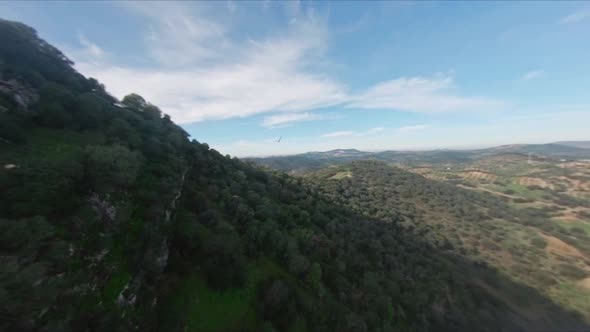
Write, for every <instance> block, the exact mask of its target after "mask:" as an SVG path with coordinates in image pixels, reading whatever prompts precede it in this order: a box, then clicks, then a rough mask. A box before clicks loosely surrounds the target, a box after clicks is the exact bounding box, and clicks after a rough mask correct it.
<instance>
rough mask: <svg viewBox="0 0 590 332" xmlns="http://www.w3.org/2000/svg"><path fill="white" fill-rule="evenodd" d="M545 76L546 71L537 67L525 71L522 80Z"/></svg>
mask: <svg viewBox="0 0 590 332" xmlns="http://www.w3.org/2000/svg"><path fill="white" fill-rule="evenodd" d="M543 76H545V72H544V71H543V70H540V69H537V70H531V71H529V72H526V73H524V74H523V75H522V77H521V78H520V79H521V80H522V81H530V80H534V79H537V78H541V77H543Z"/></svg>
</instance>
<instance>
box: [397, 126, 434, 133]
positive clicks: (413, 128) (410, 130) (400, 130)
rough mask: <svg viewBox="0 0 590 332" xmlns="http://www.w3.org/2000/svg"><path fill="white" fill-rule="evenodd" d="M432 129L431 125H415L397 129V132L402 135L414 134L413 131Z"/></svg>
mask: <svg viewBox="0 0 590 332" xmlns="http://www.w3.org/2000/svg"><path fill="white" fill-rule="evenodd" d="M430 127H432V126H431V125H415V126H405V127H399V128H397V131H399V132H402V133H407V132H412V131H419V130H424V129H428V128H430Z"/></svg>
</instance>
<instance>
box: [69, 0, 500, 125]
mask: <svg viewBox="0 0 590 332" xmlns="http://www.w3.org/2000/svg"><path fill="white" fill-rule="evenodd" d="M123 6H124V7H125V8H127V9H130V10H131V11H132V12H133V13H135V14H136V15H141V16H142V17H143V18H144V19H145V20H146V21H147V24H146V26H147V27H149V28H148V30H147V31H146V32H145V46H146V50H147V53H146V54H147V55H148V56H149V57H150V58H151V59H152V60H153V61H155V63H157V64H159V66H153V67H140V66H133V65H125V66H121V65H119V64H117V63H114V62H112V61H110V60H111V59H105V58H104V57H103V58H101V57H100V55H101V54H104V53H105V52H104V51H103V50H102V49H100V48H99V47H98V46H96V45H95V44H93V43H91V42H90V41H88V40H87V39H84V40H82V39H81V40H80V42H81V43H82V48H83V49H84V50H87V51H86V52H71V53H68V52H67V53H68V55H70V56H71V57H72V58H73V60H75V62H76V66H77V68H78V69H79V70H80V71H81V72H82V73H83V74H86V75H88V76H92V77H95V78H97V79H99V80H100V81H101V82H103V83H105V84H106V85H107V86H108V87H109V91H110V92H112V93H113V94H114V95H115V96H117V97H119V98H122V97H123V96H125V95H126V94H129V93H132V92H135V93H139V94H141V95H142V96H144V97H145V98H146V99H147V100H149V101H150V102H152V103H154V104H157V105H159V106H160V107H161V108H162V110H163V111H164V112H165V113H168V114H169V115H170V116H171V117H172V118H173V119H174V121H176V122H178V123H181V124H186V123H193V122H198V121H203V120H210V119H228V118H239V117H248V116H252V115H257V114H271V115H270V116H267V117H266V118H264V119H263V122H262V123H261V125H262V126H265V127H273V126H280V125H286V124H288V123H294V122H298V121H299V122H301V121H311V120H319V119H320V115H321V113H317V114H316V113H310V111H313V110H316V109H319V108H324V107H328V106H336V105H338V106H341V107H346V108H361V109H384V110H394V111H405V112H449V111H465V110H469V111H471V110H480V109H487V108H493V107H498V106H501V105H502V103H501V102H499V101H496V100H493V99H488V98H483V97H470V96H461V95H459V94H457V93H454V88H455V86H454V84H453V78H452V77H451V76H448V75H446V76H444V75H443V76H440V75H439V76H434V77H426V78H425V77H408V78H405V77H403V78H398V79H393V80H389V81H385V82H381V83H379V84H376V85H374V86H372V87H369V88H368V89H366V90H365V91H362V92H360V93H353V92H351V91H350V88H349V87H348V86H347V85H346V84H345V83H343V82H341V81H339V80H337V79H335V78H333V77H330V76H329V75H327V74H324V73H322V71H321V70H320V69H318V66H317V64H318V63H321V62H322V61H323V55H324V51H325V48H326V47H327V45H329V41H330V38H329V35H330V33H329V31H328V28H327V24H326V22H325V20H324V19H322V18H321V17H319V16H318V15H317V14H316V13H315V12H314V11H313V10H310V9H309V8H307V10H306V8H305V6H306V5H304V4H302V3H298V2H297V3H288V4H285V5H284V6H285V9H284V10H285V15H286V17H287V18H290V20H289V21H290V22H289V23H288V24H284V25H283V26H281V27H280V28H278V29H276V31H275V32H274V33H272V34H270V35H266V36H264V37H262V38H258V39H253V38H250V39H244V38H243V37H242V38H238V37H236V35H235V34H233V33H232V32H235V31H232V29H233V30H236V27H235V26H233V25H232V24H231V23H227V24H222V23H221V21H222V19H220V18H219V17H217V16H215V15H210V13H209V12H208V10H210V9H207V8H206V6H204V5H201V4H196V5H195V6H191V7H188V6H185V5H184V4H183V3H174V4H172V5H170V6H168V5H166V6H164V5H162V4H159V3H149V4H148V5H145V4H141V5H138V4H135V3H125V4H123ZM193 7H195V8H193ZM222 12H225V14H226V15H231V13H228V10H222ZM97 59H99V60H100V61H97ZM298 113H301V114H298Z"/></svg>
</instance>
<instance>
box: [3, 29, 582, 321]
mask: <svg viewBox="0 0 590 332" xmlns="http://www.w3.org/2000/svg"><path fill="white" fill-rule="evenodd" d="M0 83H1V86H3V87H6V88H3V89H2V90H0V97H1V98H0V106H1V108H0V165H1V167H0V195H1V197H2V200H0V238H1V241H0V329H1V330H6V331H262V330H263V331H277V330H280V331H399V330H404V331H406V330H436V331H442V330H449V331H457V330H465V331H467V330H469V331H471V330H473V329H475V328H477V329H478V330H491V331H492V330H493V331H495V330H499V329H507V330H515V329H530V328H536V329H539V328H547V329H556V328H561V329H568V330H573V329H580V330H581V329H585V328H587V326H586V325H585V324H584V323H583V322H582V321H581V320H580V319H579V318H578V317H577V316H576V315H573V314H571V313H568V312H566V311H564V310H562V309H561V308H559V307H558V306H556V305H555V304H553V303H552V302H550V301H548V300H546V299H544V298H543V297H541V296H540V295H538V294H537V293H535V292H534V291H532V290H530V289H528V288H525V287H522V286H519V285H518V284H515V283H512V282H510V281H508V280H505V279H503V278H502V277H501V275H499V274H498V273H496V272H495V271H494V270H491V269H488V268H486V267H484V266H478V265H474V264H472V263H470V262H468V261H466V260H464V259H463V258H461V257H460V256H456V255H451V254H448V253H444V252H442V251H440V250H438V249H437V247H436V246H434V245H432V244H430V243H429V242H427V241H425V240H423V239H422V238H421V235H420V234H415V233H413V232H409V231H407V230H406V228H404V227H402V226H401V225H400V224H399V223H400V222H401V221H402V220H403V218H401V216H398V217H397V216H396V217H392V218H390V220H389V221H390V222H388V223H384V222H381V221H380V220H378V219H377V218H373V217H371V216H368V215H367V213H365V212H363V211H355V209H354V208H348V207H346V206H343V205H341V204H338V203H334V202H333V201H332V197H331V195H326V194H322V193H320V192H319V191H318V190H316V189H314V188H312V187H310V186H308V185H306V184H304V183H303V182H302V180H301V179H295V178H292V177H289V176H286V175H284V174H275V173H270V172H265V171H263V170H261V169H258V168H256V167H252V166H250V165H247V164H245V163H242V162H241V161H239V160H237V159H231V158H229V157H225V156H222V155H221V154H220V153H218V152H217V151H215V150H212V149H210V148H209V147H208V146H207V145H206V144H201V143H198V142H196V141H194V140H193V141H189V139H188V135H187V134H186V133H185V132H184V131H183V130H182V129H181V128H179V127H178V126H176V125H175V124H174V123H172V122H171V121H170V118H169V117H167V116H165V115H164V116H162V114H161V112H160V110H159V109H158V108H157V107H156V106H154V105H151V104H150V103H148V102H146V101H145V100H144V99H143V98H141V97H140V96H138V95H129V96H127V97H125V98H124V99H123V100H122V101H121V102H119V101H117V100H116V99H115V98H113V97H112V96H110V95H109V94H108V93H107V92H106V91H105V89H104V87H103V86H101V85H100V84H99V83H98V82H97V81H96V80H94V79H86V78H84V77H83V76H82V75H80V74H78V73H76V72H75V71H74V70H73V69H72V67H71V62H70V61H69V60H67V58H65V56H64V55H63V54H62V53H61V52H59V51H58V50H57V49H55V48H53V47H51V46H50V45H48V44H47V43H46V42H44V41H43V40H41V39H40V38H38V37H37V35H36V33H35V31H34V30H33V29H31V28H30V27H27V26H25V25H23V24H20V23H15V22H8V21H0ZM342 194H343V195H347V194H346V193H342ZM467 275H471V277H467ZM515 296H516V297H519V298H520V301H512V300H511V301H506V300H505V299H506V298H507V297H508V298H510V299H512V298H513V297H515Z"/></svg>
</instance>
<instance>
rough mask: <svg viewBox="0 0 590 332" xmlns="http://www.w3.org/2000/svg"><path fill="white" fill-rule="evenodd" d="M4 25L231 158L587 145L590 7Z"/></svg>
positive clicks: (175, 13) (397, 5)
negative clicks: (27, 28)
mask: <svg viewBox="0 0 590 332" xmlns="http://www.w3.org/2000/svg"><path fill="white" fill-rule="evenodd" d="M0 17H2V18H5V19H12V20H18V21H22V22H24V23H26V24H29V25H31V26H32V27H34V28H35V29H36V30H37V31H38V33H39V34H40V36H41V37H42V38H44V39H46V40H48V41H49V42H50V43H52V44H54V45H56V46H58V47H59V48H60V49H62V50H63V51H64V52H65V53H66V55H68V56H69V57H70V58H71V59H73V60H74V61H75V63H76V68H77V69H78V70H79V71H80V72H82V73H83V74H85V75H86V76H91V77H95V78H97V79H98V80H99V81H101V82H102V83H104V84H105V85H106V86H107V90H108V91H110V92H111V93H113V94H114V95H115V96H116V97H119V98H122V97H123V96H124V95H126V94H128V93H132V92H135V93H139V94H140V95H142V96H144V97H145V98H146V99H147V100H148V101H150V102H152V103H154V104H156V105H158V106H159V107H160V108H161V109H162V110H163V111H164V112H165V113H168V114H170V115H171V116H172V118H173V119H174V120H175V121H176V122H177V123H179V124H181V125H182V126H183V127H184V128H185V129H186V130H187V131H188V132H189V133H190V134H191V135H192V136H193V138H195V139H197V140H198V141H201V142H207V143H208V144H209V145H210V146H211V147H213V148H215V149H217V150H219V151H220V152H222V153H224V154H226V153H227V154H231V155H237V156H256V155H279V154H292V153H299V152H305V151H311V150H314V151H318V150H328V149H335V148H356V149H360V150H370V151H376V150H392V149H400V150H408V149H420V150H422V149H431V148H469V147H484V146H492V145H500V144H511V143H543V142H551V141H556V140H589V139H590V130H589V129H588V128H589V127H590V37H589V36H590V4H588V3H586V2H338V3H337V2H313V1H290V2H286V1H285V2H275V1H259V2H243V1H225V2H223V1H217V2H179V3H171V2H166V3H157V2H129V3H124V2H102V3H101V2H58V3H49V2H2V5H1V6H0ZM278 137H282V140H281V142H276V140H277V138H278Z"/></svg>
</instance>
